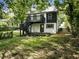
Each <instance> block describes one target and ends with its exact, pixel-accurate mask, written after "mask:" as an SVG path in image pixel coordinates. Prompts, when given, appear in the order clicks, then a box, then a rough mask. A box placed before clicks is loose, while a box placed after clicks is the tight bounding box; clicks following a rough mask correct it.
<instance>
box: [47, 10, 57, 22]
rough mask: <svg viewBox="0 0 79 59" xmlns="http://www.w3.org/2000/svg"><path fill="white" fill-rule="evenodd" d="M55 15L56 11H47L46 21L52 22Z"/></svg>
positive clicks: (54, 19)
mask: <svg viewBox="0 0 79 59" xmlns="http://www.w3.org/2000/svg"><path fill="white" fill-rule="evenodd" d="M56 17H57V14H56V12H49V13H47V23H52V22H53V23H54V22H56V19H57V18H56Z"/></svg>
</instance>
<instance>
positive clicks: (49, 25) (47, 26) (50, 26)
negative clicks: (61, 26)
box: [46, 24, 54, 28]
mask: <svg viewBox="0 0 79 59" xmlns="http://www.w3.org/2000/svg"><path fill="white" fill-rule="evenodd" d="M46 28H54V24H46Z"/></svg>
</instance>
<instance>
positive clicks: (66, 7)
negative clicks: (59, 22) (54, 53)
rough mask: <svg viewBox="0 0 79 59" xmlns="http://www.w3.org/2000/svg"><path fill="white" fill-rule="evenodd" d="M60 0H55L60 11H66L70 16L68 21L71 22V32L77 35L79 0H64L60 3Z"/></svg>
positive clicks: (78, 28)
mask: <svg viewBox="0 0 79 59" xmlns="http://www.w3.org/2000/svg"><path fill="white" fill-rule="evenodd" d="M59 2H60V0H55V5H56V6H57V7H58V9H59V11H64V13H65V14H66V15H67V16H68V21H69V23H70V24H71V33H72V34H73V35H74V37H76V36H77V35H78V31H79V20H78V19H79V17H78V16H79V1H78V0H63V3H62V4H61V3H59Z"/></svg>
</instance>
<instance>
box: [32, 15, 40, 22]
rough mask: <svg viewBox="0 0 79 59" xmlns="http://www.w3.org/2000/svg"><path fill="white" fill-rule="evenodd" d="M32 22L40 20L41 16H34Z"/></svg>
mask: <svg viewBox="0 0 79 59" xmlns="http://www.w3.org/2000/svg"><path fill="white" fill-rule="evenodd" d="M31 20H33V21H37V20H40V15H38V14H35V15H32V16H31Z"/></svg>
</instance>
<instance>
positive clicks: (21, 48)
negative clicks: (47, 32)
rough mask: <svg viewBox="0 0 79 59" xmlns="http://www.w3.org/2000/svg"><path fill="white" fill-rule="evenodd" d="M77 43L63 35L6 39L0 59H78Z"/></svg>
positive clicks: (2, 42)
mask: <svg viewBox="0 0 79 59" xmlns="http://www.w3.org/2000/svg"><path fill="white" fill-rule="evenodd" d="M77 40H79V39H77ZM75 41H76V39H75V40H72V39H70V38H67V37H65V36H63V37H62V36H61V35H57V36H55V35H54V36H35V37H34V36H30V37H29V36H26V37H14V38H12V39H4V40H0V58H8V59H10V58H14V59H15V58H17V59H19V58H20V59H29V58H33V59H60V58H62V59H66V58H67V59H78V58H79V49H78V48H77V47H78V45H79V43H75Z"/></svg>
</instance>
